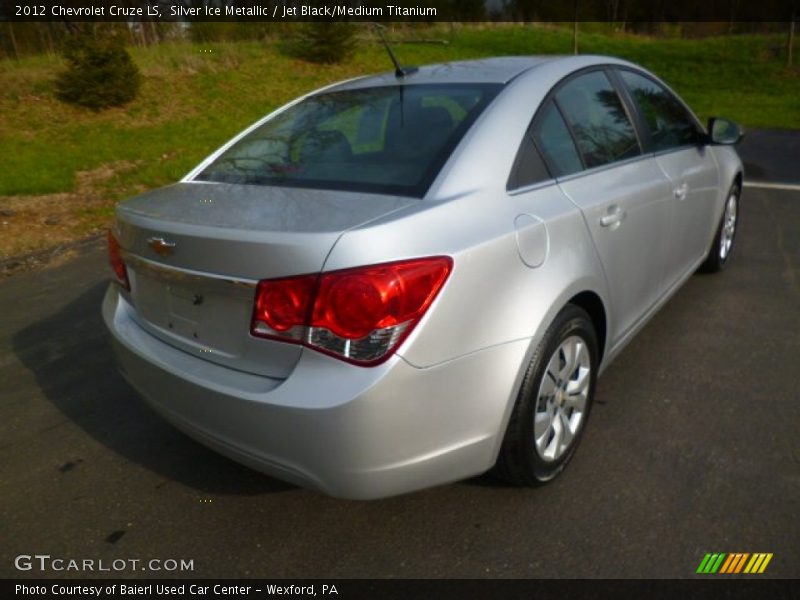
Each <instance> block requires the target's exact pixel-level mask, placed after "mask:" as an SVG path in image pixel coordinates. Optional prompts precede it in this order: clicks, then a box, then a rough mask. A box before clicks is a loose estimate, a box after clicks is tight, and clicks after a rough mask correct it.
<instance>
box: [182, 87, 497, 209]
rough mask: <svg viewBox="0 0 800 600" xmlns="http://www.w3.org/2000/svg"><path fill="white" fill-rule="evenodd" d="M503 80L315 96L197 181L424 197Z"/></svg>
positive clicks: (216, 163)
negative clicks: (498, 81) (492, 82)
mask: <svg viewBox="0 0 800 600" xmlns="http://www.w3.org/2000/svg"><path fill="white" fill-rule="evenodd" d="M499 89H500V86H498V85H484V84H450V85H404V86H388V87H375V88H365V89H356V90H346V91H341V92H331V93H324V94H318V95H315V96H311V97H309V98H307V99H305V100H303V101H302V102H299V103H298V104H296V105H294V106H292V107H291V108H289V109H287V110H285V111H284V112H282V113H280V114H279V115H277V116H276V117H274V118H272V119H270V120H268V121H267V122H265V123H264V124H262V125H261V126H259V127H257V128H256V129H254V130H253V131H251V132H250V133H248V134H247V135H246V136H244V137H243V138H242V139H240V140H239V141H237V142H236V143H235V144H234V145H233V146H231V147H230V148H228V149H227V150H226V151H225V152H223V153H222V154H221V155H220V156H218V157H217V158H216V159H215V160H214V161H213V162H212V163H211V164H209V165H208V166H207V167H206V168H205V169H204V170H203V171H202V172H201V173H200V174H199V175H198V176H197V177H196V179H198V180H202V181H216V182H221V183H243V184H254V185H276V186H293V187H305V188H321V189H332V190H352V191H366V192H375V193H386V194H397V195H407V196H416V197H422V196H423V195H424V194H425V192H426V191H427V189H428V187H429V186H430V184H431V183H432V182H433V179H434V178H435V177H436V175H437V174H438V172H439V170H440V169H441V167H442V165H443V164H444V162H445V161H446V160H447V157H448V156H449V155H450V153H451V152H452V151H453V148H454V147H455V146H456V144H457V143H458V142H459V140H460V139H461V138H462V136H463V135H464V133H465V132H466V130H467V129H468V128H469V126H470V125H471V124H472V123H473V122H474V121H475V119H476V118H477V117H478V115H479V114H480V113H481V111H482V110H483V109H484V107H485V106H486V105H487V104H488V103H489V101H490V100H491V99H492V98H494V96H495V95H496V94H497V92H498V91H499Z"/></svg>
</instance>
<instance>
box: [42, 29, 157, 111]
mask: <svg viewBox="0 0 800 600" xmlns="http://www.w3.org/2000/svg"><path fill="white" fill-rule="evenodd" d="M64 58H66V60H67V68H66V69H65V70H64V71H62V72H61V73H60V74H59V75H58V77H57V78H56V82H55V83H56V95H57V97H58V98H59V99H60V100H63V101H64V102H68V103H70V104H76V105H78V106H85V107H86V108H90V109H92V110H100V109H102V108H108V107H110V106H120V105H122V104H125V103H127V102H130V101H131V100H133V99H134V98H135V97H136V94H137V93H138V91H139V87H140V86H141V83H142V76H141V74H140V73H139V69H138V67H137V66H136V64H135V63H134V62H133V59H131V56H130V54H128V51H127V50H126V49H125V40H124V37H123V35H122V32H121V31H120V30H119V29H118V28H116V27H113V26H96V27H90V26H88V25H87V27H86V28H85V29H83V30H81V31H80V32H78V33H74V34H73V35H71V36H70V38H69V39H68V40H67V42H66V45H65V48H64Z"/></svg>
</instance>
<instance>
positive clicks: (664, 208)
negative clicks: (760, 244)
mask: <svg viewBox="0 0 800 600" xmlns="http://www.w3.org/2000/svg"><path fill="white" fill-rule="evenodd" d="M740 137H741V134H740V131H739V129H738V128H737V126H736V125H735V124H733V123H731V122H729V121H725V120H723V119H712V120H711V122H710V124H709V128H708V130H706V129H705V128H704V127H703V125H702V124H701V123H700V122H699V121H698V119H697V118H696V117H695V116H694V114H693V113H692V112H691V110H690V109H689V108H688V107H687V106H686V104H684V103H683V102H682V101H681V100H680V99H679V98H678V97H677V96H676V95H675V94H674V93H673V92H672V91H671V90H670V89H669V88H668V87H667V86H666V85H665V84H664V83H663V82H662V81H660V80H659V79H658V78H657V77H655V76H654V75H652V74H651V73H648V72H647V71H645V70H644V69H642V68H640V67H637V66H636V65H633V64H631V63H628V62H624V61H621V60H617V59H613V58H607V57H590V56H580V57H513V58H496V59H488V60H480V61H469V62H457V63H451V64H441V65H434V66H429V67H424V68H421V69H419V70H417V71H414V72H412V71H407V72H403V71H399V72H397V73H390V74H386V75H381V76H374V77H364V78H360V79H355V80H352V81H347V82H344V83H340V84H337V85H334V86H331V87H328V88H325V89H323V90H319V91H317V92H314V93H312V94H309V95H307V96H305V97H303V98H300V99H298V100H296V101H294V102H292V103H291V104H289V105H287V106H285V107H283V108H281V109H280V110H278V111H276V112H275V113H273V114H271V115H269V116H268V117H266V118H265V119H263V120H262V121H259V122H258V123H256V124H255V125H253V126H252V127H250V128H249V129H247V130H246V131H244V132H243V133H242V134H240V135H238V136H237V137H235V138H234V139H233V140H231V141H230V142H229V143H228V144H226V145H225V146H223V147H222V148H220V149H219V150H218V151H216V152H215V153H214V154H212V155H211V156H210V157H209V158H208V159H207V160H205V161H204V162H203V163H202V164H201V165H200V166H198V167H197V168H196V169H195V170H193V171H192V172H191V173H189V175H188V176H186V177H185V178H184V179H183V181H181V182H180V183H178V184H176V185H172V186H169V187H166V188H163V189H159V190H155V191H152V192H149V193H146V194H143V195H141V196H138V197H136V198H133V199H131V200H128V201H126V202H124V203H122V204H121V205H120V206H119V207H118V209H117V223H116V225H115V227H114V231H113V232H112V234H111V235H110V236H109V250H110V258H111V264H112V267H113V271H114V275H115V279H116V281H114V282H113V283H112V285H111V286H110V287H109V289H108V293H107V295H106V297H105V300H104V304H103V316H104V320H105V322H106V324H107V326H108V328H109V330H110V331H111V334H112V336H111V337H112V340H113V345H114V348H115V352H116V355H117V358H118V363H119V366H120V369H121V371H122V373H123V374H124V375H125V377H126V378H127V380H128V381H129V382H130V383H131V384H132V385H133V386H134V387H135V388H136V389H137V390H139V392H140V393H141V394H142V396H144V397H145V398H146V399H147V400H148V401H149V402H150V404H151V405H152V406H153V407H154V408H155V409H156V410H157V411H159V412H160V413H161V414H162V415H163V416H164V417H165V418H166V419H168V420H169V421H171V422H172V423H174V424H175V425H176V426H177V427H179V428H180V429H182V430H184V431H185V432H186V433H188V434H189V435H191V436H193V437H194V438H196V439H197V440H199V441H201V442H202V443H204V444H207V445H209V446H211V447H213V448H215V449H216V450H218V451H219V452H221V453H223V454H226V455H228V456H230V457H232V458H234V459H236V460H238V461H240V462H242V463H245V464H247V465H250V466H252V467H254V468H256V469H259V470H261V471H264V472H266V473H269V474H272V475H274V476H276V477H278V478H281V479H285V480H289V481H292V482H295V483H298V484H301V485H304V486H309V487H313V488H317V489H320V490H323V491H325V492H327V493H329V494H332V495H335V496H342V497H349V498H377V497H382V496H388V495H392V494H399V493H402V492H408V491H410V490H415V489H419V488H423V487H426V486H432V485H435V484H440V483H444V482H449V481H454V480H458V479H463V478H466V477H469V476H472V475H475V474H478V473H481V472H484V471H487V470H489V469H491V468H492V467H494V468H495V470H496V472H497V473H499V474H500V475H501V476H503V477H505V478H506V479H508V480H509V481H511V482H514V483H518V484H527V485H534V484H538V483H542V482H545V481H548V480H550V479H552V478H553V477H555V476H556V475H557V474H558V473H560V472H561V471H562V469H563V468H564V466H565V465H566V464H567V462H568V461H569V459H570V457H571V456H572V455H573V453H574V451H575V448H576V446H577V444H578V442H579V440H580V438H581V434H582V432H583V430H584V428H585V426H586V421H587V419H588V417H589V411H590V409H591V405H592V397H593V394H594V388H595V381H596V377H597V375H598V374H599V373H600V372H602V370H603V369H604V368H605V367H606V366H607V365H608V364H609V363H610V362H611V360H612V359H613V358H614V357H615V356H616V355H617V354H618V353H619V352H620V350H621V349H622V348H623V346H625V344H626V342H628V341H629V340H630V339H631V337H632V336H633V335H634V334H635V333H636V332H637V331H638V330H639V329H640V328H641V327H642V326H643V325H644V323H645V322H646V321H647V320H648V318H649V317H651V316H652V315H653V313H654V312H655V311H656V310H657V309H658V308H659V307H660V306H661V305H662V304H663V303H664V302H665V301H666V300H667V299H668V298H669V297H670V295H671V294H672V293H673V292H675V290H677V289H678V288H679V287H680V285H681V284H682V283H683V282H684V281H686V279H687V278H688V277H689V276H690V275H692V273H694V272H695V271H696V270H697V269H698V267H702V268H704V269H705V270H710V271H715V270H719V269H721V268H723V267H724V266H725V264H726V263H727V262H728V259H729V257H730V254H731V250H732V246H733V243H734V236H735V234H736V221H737V208H738V202H739V195H740V190H741V186H742V165H741V162H740V160H739V158H738V157H737V155H736V152H735V151H734V149H733V148H732V145H733V144H734V143H736V142H737V141H738V140H739V138H740Z"/></svg>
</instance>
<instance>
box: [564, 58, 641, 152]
mask: <svg viewBox="0 0 800 600" xmlns="http://www.w3.org/2000/svg"><path fill="white" fill-rule="evenodd" d="M556 102H557V103H558V106H559V108H560V109H561V111H562V112H563V114H564V117H565V118H566V119H567V121H568V123H569V125H570V127H571V129H572V134H573V135H574V136H575V142H576V143H577V145H578V150H579V151H580V153H581V156H582V157H583V162H584V164H585V165H586V167H587V168H592V167H598V166H601V165H606V164H609V163H612V162H615V161H618V160H624V159H626V158H632V157H635V156H637V155H639V154H640V153H641V149H640V148H639V142H638V140H637V138H636V132H635V130H634V128H633V125H632V124H631V121H630V119H629V118H628V114H627V113H626V112H625V107H624V106H623V104H622V101H621V100H620V98H619V96H618V95H617V92H616V90H615V89H614V87H613V86H612V85H611V82H610V81H609V80H608V77H606V75H605V73H603V72H602V71H592V72H590V73H587V74H585V75H580V76H578V77H576V78H575V79H573V80H571V81H569V82H567V83H566V84H565V85H564V86H563V87H562V88H561V89H560V90H559V91H558V92H557V93H556Z"/></svg>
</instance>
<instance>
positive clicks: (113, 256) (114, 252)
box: [108, 230, 131, 290]
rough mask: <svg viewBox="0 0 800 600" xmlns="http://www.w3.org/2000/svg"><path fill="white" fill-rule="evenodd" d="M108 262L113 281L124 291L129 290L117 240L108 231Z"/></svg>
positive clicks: (126, 270) (126, 271) (125, 268)
mask: <svg viewBox="0 0 800 600" xmlns="http://www.w3.org/2000/svg"><path fill="white" fill-rule="evenodd" d="M108 262H109V263H110V264H111V270H112V271H113V272H114V280H115V281H116V282H117V283H118V284H120V285H121V286H122V287H124V288H125V289H126V290H130V289H131V284H130V282H129V281H128V268H127V267H126V266H125V261H123V260H122V249H121V248H120V245H119V242H118V241H117V238H115V237H114V234H113V233H112V232H111V231H110V230H109V232H108Z"/></svg>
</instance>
